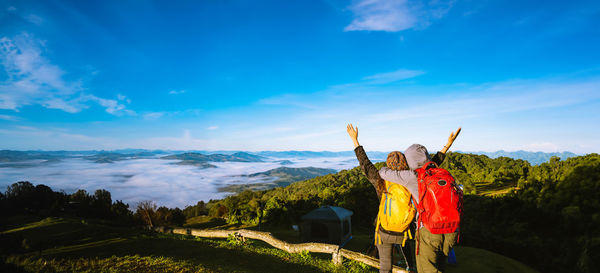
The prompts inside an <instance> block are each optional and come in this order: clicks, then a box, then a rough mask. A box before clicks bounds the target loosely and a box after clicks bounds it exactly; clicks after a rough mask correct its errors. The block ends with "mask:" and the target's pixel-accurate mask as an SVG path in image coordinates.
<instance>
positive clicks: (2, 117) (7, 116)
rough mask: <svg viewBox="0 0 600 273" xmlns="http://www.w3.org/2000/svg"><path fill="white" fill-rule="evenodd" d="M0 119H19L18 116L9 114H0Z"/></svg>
mask: <svg viewBox="0 0 600 273" xmlns="http://www.w3.org/2000/svg"><path fill="white" fill-rule="evenodd" d="M0 119H3V120H8V121H19V120H21V119H20V118H19V117H15V116H10V115H0Z"/></svg>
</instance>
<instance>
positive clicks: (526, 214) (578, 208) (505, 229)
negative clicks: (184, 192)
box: [186, 153, 600, 272]
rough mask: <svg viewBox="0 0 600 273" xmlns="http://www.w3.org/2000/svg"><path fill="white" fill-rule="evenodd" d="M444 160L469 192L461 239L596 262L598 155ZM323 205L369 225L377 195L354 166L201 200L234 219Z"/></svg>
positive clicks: (518, 252) (530, 254) (286, 220)
mask: <svg viewBox="0 0 600 273" xmlns="http://www.w3.org/2000/svg"><path fill="white" fill-rule="evenodd" d="M383 164H384V163H382V162H380V163H377V164H376V166H377V167H378V168H380V167H382V166H383ZM442 167H444V168H447V169H448V170H450V171H451V172H452V174H453V175H454V176H455V177H456V178H457V179H458V180H459V181H460V183H462V184H463V185H464V186H465V189H466V190H465V192H466V193H467V195H466V196H465V204H464V210H465V216H464V218H463V219H464V220H463V222H462V223H461V244H465V245H472V246H476V247H481V248H486V249H488V250H491V251H494V252H499V253H501V254H503V255H507V256H510V257H512V258H515V259H517V260H520V261H522V262H524V263H525V264H529V265H531V266H534V267H536V268H538V269H540V270H541V271H542V272H550V271H552V272H594V270H595V269H596V268H598V266H600V265H599V264H598V262H599V261H600V251H599V250H600V155H598V154H589V155H586V156H578V157H572V158H569V159H567V160H564V161H561V160H560V159H559V158H558V157H553V158H551V160H550V161H548V162H546V163H543V164H540V165H538V166H532V165H531V164H530V163H529V162H527V161H524V160H515V159H511V158H507V157H499V158H495V159H491V158H489V157H487V156H484V155H473V154H462V153H448V155H447V158H446V161H445V162H444V164H442ZM484 195H495V196H496V197H486V196H484ZM321 205H334V206H341V207H344V208H347V209H350V210H352V211H353V212H354V215H353V216H352V222H353V224H354V225H358V226H363V227H367V228H370V227H371V225H372V223H373V219H374V218H375V215H376V213H377V207H378V200H377V196H376V194H375V190H374V189H373V187H372V186H371V184H370V183H369V182H368V181H367V179H366V178H365V176H364V175H363V174H362V171H361V170H360V168H358V167H356V168H353V169H350V170H342V171H340V172H338V173H336V174H329V175H325V176H320V177H316V178H313V179H309V180H306V181H301V182H296V183H293V184H291V185H289V186H287V187H282V188H276V189H272V190H268V191H260V192H252V191H245V192H242V193H240V194H237V195H233V196H229V197H227V198H225V199H223V200H217V201H212V202H210V203H209V204H207V208H208V210H209V214H210V215H212V216H224V217H226V218H227V220H228V221H229V222H232V223H233V222H245V223H258V222H259V221H261V222H262V223H267V224H272V225H278V224H281V225H290V224H297V223H298V221H299V218H300V217H301V216H302V215H303V214H305V213H307V212H309V211H310V210H312V209H314V208H317V207H319V206H321ZM193 209H194V207H188V208H186V211H192V210H193ZM196 211H198V210H196ZM575 267H576V269H574V268H575Z"/></svg>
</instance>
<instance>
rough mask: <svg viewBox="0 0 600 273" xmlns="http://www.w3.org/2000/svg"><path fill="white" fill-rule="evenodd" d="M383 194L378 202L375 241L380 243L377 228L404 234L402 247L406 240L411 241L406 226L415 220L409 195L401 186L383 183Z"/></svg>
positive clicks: (414, 211) (410, 235)
mask: <svg viewBox="0 0 600 273" xmlns="http://www.w3.org/2000/svg"><path fill="white" fill-rule="evenodd" d="M385 189H386V190H385V192H383V193H381V201H380V202H379V213H378V214H377V227H376V228H375V240H376V242H380V243H382V242H381V238H380V236H379V227H380V226H381V227H382V228H383V229H384V230H387V231H392V232H395V233H404V240H403V241H402V246H404V243H405V242H406V238H407V237H410V238H411V239H412V234H411V233H410V229H409V228H408V226H409V225H410V223H411V222H412V221H413V219H414V218H415V213H416V210H415V208H414V206H413V205H412V204H411V202H410V201H411V194H410V192H409V191H408V190H407V189H406V188H405V187H404V186H402V185H399V184H396V183H392V182H389V181H385Z"/></svg>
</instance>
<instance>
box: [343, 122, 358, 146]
mask: <svg viewBox="0 0 600 273" xmlns="http://www.w3.org/2000/svg"><path fill="white" fill-rule="evenodd" d="M346 131H348V135H349V136H350V138H351V139H352V142H354V148H356V147H358V146H360V144H358V127H356V129H355V128H354V126H352V123H350V124H348V126H346Z"/></svg>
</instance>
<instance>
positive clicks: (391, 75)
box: [363, 69, 425, 84]
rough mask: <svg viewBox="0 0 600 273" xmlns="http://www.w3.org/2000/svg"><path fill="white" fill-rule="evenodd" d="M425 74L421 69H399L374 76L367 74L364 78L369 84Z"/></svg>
mask: <svg viewBox="0 0 600 273" xmlns="http://www.w3.org/2000/svg"><path fill="white" fill-rule="evenodd" d="M423 74H425V72H424V71H421V70H408V69H399V70H396V71H393V72H386V73H379V74H375V75H372V76H367V77H364V78H363V81H366V82H367V83H369V84H385V83H390V82H395V81H400V80H406V79H410V78H414V77H417V76H420V75H423Z"/></svg>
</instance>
